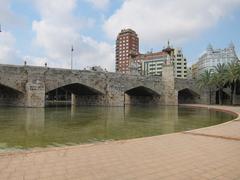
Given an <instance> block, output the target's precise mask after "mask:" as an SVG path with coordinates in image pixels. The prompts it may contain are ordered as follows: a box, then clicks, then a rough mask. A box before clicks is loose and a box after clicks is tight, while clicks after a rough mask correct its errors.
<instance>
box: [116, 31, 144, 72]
mask: <svg viewBox="0 0 240 180" xmlns="http://www.w3.org/2000/svg"><path fill="white" fill-rule="evenodd" d="M138 54H139V38H138V35H137V33H136V32H135V31H133V30H132V29H123V30H121V32H120V33H119V34H118V36H117V40H116V67H115V68H116V71H117V72H121V73H127V72H129V65H130V59H131V56H136V55H138Z"/></svg>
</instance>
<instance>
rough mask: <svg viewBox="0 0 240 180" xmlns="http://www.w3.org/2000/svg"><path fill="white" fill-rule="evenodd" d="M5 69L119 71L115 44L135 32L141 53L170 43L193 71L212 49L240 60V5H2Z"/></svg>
mask: <svg viewBox="0 0 240 180" xmlns="http://www.w3.org/2000/svg"><path fill="white" fill-rule="evenodd" d="M0 24H1V30H2V32H0V64H17V65H23V64H24V61H27V64H28V65H37V66H44V64H45V63H47V64H48V66H49V67H59V68H70V67H71V47H72V46H73V48H74V51H73V68H74V69H83V68H88V67H91V66H98V65H100V66H101V67H103V68H106V69H107V70H108V71H114V70H115V69H114V67H115V40H116V37H117V34H118V33H119V32H120V31H121V29H124V28H131V29H133V30H135V31H136V32H137V34H138V36H139V39H140V52H141V53H146V52H147V51H149V50H151V49H152V50H153V51H160V50H162V48H163V47H164V46H166V44H167V41H168V40H170V43H171V45H172V46H173V47H177V48H182V50H183V53H184V56H186V58H187V61H188V65H189V66H190V65H191V64H193V63H195V62H196V61H197V58H198V57H199V56H200V55H201V54H202V53H203V52H204V51H205V49H206V47H207V46H208V44H209V43H211V44H212V45H213V47H214V48H226V47H228V46H229V44H230V42H233V43H234V44H235V48H236V52H237V54H238V55H240V0H171V1H169V0H0Z"/></svg>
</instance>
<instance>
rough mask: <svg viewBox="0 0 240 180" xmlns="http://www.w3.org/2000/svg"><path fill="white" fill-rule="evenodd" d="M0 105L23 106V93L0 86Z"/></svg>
mask: <svg viewBox="0 0 240 180" xmlns="http://www.w3.org/2000/svg"><path fill="white" fill-rule="evenodd" d="M0 105H4V106H23V105H24V93H23V92H21V91H19V90H17V89H15V88H12V87H9V86H6V85H3V84H0Z"/></svg>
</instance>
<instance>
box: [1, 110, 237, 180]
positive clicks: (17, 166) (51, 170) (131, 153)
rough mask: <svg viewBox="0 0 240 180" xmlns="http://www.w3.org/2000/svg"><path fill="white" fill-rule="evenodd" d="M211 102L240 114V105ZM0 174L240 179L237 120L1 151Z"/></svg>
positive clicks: (18, 178)
mask: <svg viewBox="0 0 240 180" xmlns="http://www.w3.org/2000/svg"><path fill="white" fill-rule="evenodd" d="M205 107H207V106H205ZM211 107H212V108H218V109H224V110H228V111H234V112H236V113H238V114H239V115H240V107H225V106H211ZM0 179H1V180H5V179H16V180H21V179H22V180H27V179H30V180H32V179H43V180H45V179H57V180H59V179H78V180H82V179H93V180H98V179H106V180H108V179H113V180H117V179H119V180H125V179H129V180H132V179H137V180H140V179H144V180H145V179H156V180H159V179H161V180H162V179H167V180H171V179H174V180H175V179H176V180H190V179H196V180H198V179H207V180H214V179H216V180H222V179H226V180H231V179H235V180H239V179H240V121H239V120H235V121H232V122H228V123H225V124H221V125H217V126H213V127H209V128H203V129H200V130H193V131H189V132H182V133H174V134H169V135H161V136H154V137H149V138H140V139H133V140H123V141H115V142H108V143H98V144H89V145H79V146H73V147H66V148H49V149H43V150H37V151H32V152H26V153H12V154H0Z"/></svg>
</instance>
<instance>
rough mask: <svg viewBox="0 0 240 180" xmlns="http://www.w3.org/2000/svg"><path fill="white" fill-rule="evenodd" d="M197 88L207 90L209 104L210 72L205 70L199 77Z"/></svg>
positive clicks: (210, 91) (210, 92) (210, 90)
mask: <svg viewBox="0 0 240 180" xmlns="http://www.w3.org/2000/svg"><path fill="white" fill-rule="evenodd" d="M197 86H198V87H199V88H200V89H205V88H207V89H208V90H209V104H211V98H212V97H211V94H212V72H211V71H209V70H205V71H204V73H202V74H201V75H200V78H199V79H198V80H197Z"/></svg>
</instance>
